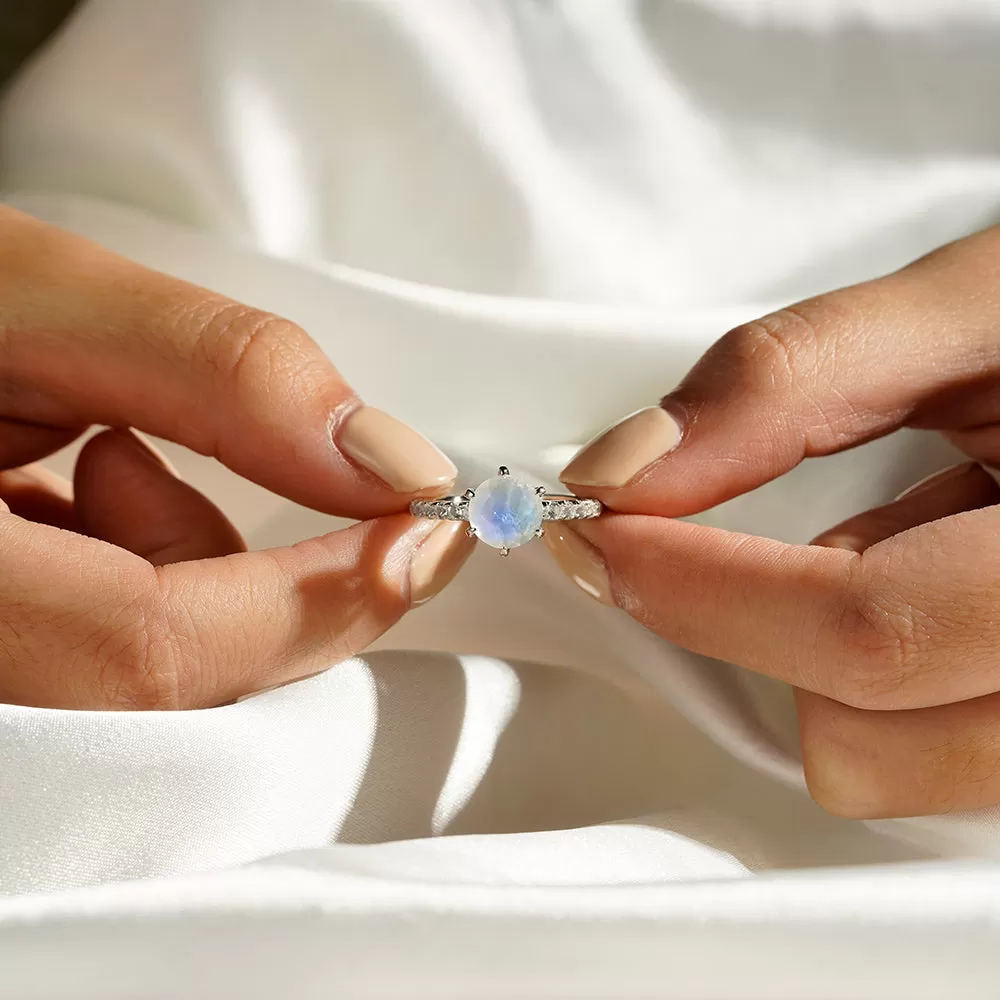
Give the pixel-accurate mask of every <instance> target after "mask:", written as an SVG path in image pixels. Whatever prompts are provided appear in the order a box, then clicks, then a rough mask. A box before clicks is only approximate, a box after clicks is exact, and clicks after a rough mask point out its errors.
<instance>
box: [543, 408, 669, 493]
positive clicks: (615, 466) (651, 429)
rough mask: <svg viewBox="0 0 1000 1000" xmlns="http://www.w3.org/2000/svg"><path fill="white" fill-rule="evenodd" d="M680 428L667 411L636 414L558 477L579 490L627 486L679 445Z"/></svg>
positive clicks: (601, 437) (599, 438) (587, 449)
mask: <svg viewBox="0 0 1000 1000" xmlns="http://www.w3.org/2000/svg"><path fill="white" fill-rule="evenodd" d="M680 440H681V427H680V425H679V424H678V423H677V421H676V420H675V419H674V418H673V417H672V416H671V415H670V414H669V413H667V411H666V410H664V409H663V408H662V407H659V406H648V407H646V409H644V410H637V411H636V412H635V413H632V414H629V416H627V417H625V418H624V419H623V420H619V421H618V423H617V424H615V425H614V426H613V427H610V428H609V429H608V430H606V431H604V432H603V433H602V434H600V435H598V436H597V437H596V438H594V440H593V441H591V442H590V443H589V444H587V445H585V446H584V448H583V449H582V450H581V451H580V453H579V454H578V455H577V456H576V458H574V459H573V461H572V462H570V463H569V465H567V466H566V468H565V469H563V471H562V472H561V473H560V474H559V478H560V479H561V480H562V481H563V482H564V483H571V484H573V485H577V486H609V487H616V486H624V485H625V484H626V483H627V482H628V481H629V480H630V479H633V478H635V476H636V475H637V474H638V473H640V472H641V471H642V470H643V469H645V468H646V466H647V465H650V464H651V463H653V462H655V461H656V460H657V459H658V458H660V457H662V456H663V455H665V454H667V452H669V451H673V450H674V448H676V447H677V445H678V444H680Z"/></svg>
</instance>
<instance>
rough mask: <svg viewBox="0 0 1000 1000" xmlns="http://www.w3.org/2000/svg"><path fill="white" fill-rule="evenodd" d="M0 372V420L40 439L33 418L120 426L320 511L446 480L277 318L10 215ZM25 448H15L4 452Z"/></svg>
mask: <svg viewBox="0 0 1000 1000" xmlns="http://www.w3.org/2000/svg"><path fill="white" fill-rule="evenodd" d="M0 379H2V382H3V386H4V392H3V394H2V397H0V419H5V420H6V421H8V422H9V423H11V424H13V422H14V421H17V422H20V424H21V426H23V427H24V428H25V429H26V432H27V431H29V430H30V431H31V432H32V433H33V435H34V438H38V446H39V447H41V448H43V449H46V450H51V448H50V445H51V440H52V436H51V434H48V435H47V434H45V433H42V434H41V435H39V432H38V428H39V427H41V428H42V429H43V430H44V429H50V428H55V429H57V431H58V430H59V429H69V431H70V432H71V431H72V429H74V428H79V427H80V426H82V425H87V424H92V423H98V424H108V425H111V426H132V427H135V428H137V429H139V430H142V431H147V432H149V433H151V434H154V435H156V436H158V437H163V438H167V439H170V440H172V441H175V442H177V443H179V444H183V445H186V446H187V447H189V448H192V449H193V450H195V451H197V452H200V453H202V454H207V455H212V456H214V457H216V458H218V459H220V460H221V461H222V462H224V463H225V464H226V465H228V466H229V467H230V468H231V469H233V470H234V471H235V472H237V473H239V474H240V475H243V476H245V477H247V478H248V479H252V480H254V481H255V482H257V483H260V484H261V485H262V486H265V487H267V488H268V489H271V490H274V491H275V492H277V493H281V494H283V495H285V496H287V497H290V498H291V499H293V500H296V501H298V502H300V503H303V504H306V505H308V506H311V507H315V508H318V509H321V510H325V511H327V512H329V513H335V514H340V515H346V516H350V517H373V516H378V515H381V514H385V513H389V512H393V511H399V510H403V509H404V508H405V507H406V504H407V502H408V500H409V499H410V498H411V497H413V496H414V495H427V494H434V495H436V494H439V493H441V492H445V491H446V489H447V487H448V486H449V485H450V483H451V482H452V481H453V480H454V478H455V467H454V465H453V464H452V463H451V462H450V461H449V460H448V459H447V458H446V457H445V456H444V455H443V454H442V453H441V452H440V451H438V449H437V448H435V447H434V446H433V445H432V444H431V443H430V442H429V441H427V440H426V439H425V438H424V437H422V436H421V435H420V434H418V433H417V432H416V431H415V430H413V429H412V428H410V427H408V426H406V425H405V424H403V423H401V422H400V421H398V420H396V419H394V418H393V417H390V416H389V415H388V414H386V413H383V412H382V411H381V410H376V409H374V408H372V407H369V406H365V405H364V404H363V403H362V401H361V400H360V399H358V397H357V395H356V394H355V393H354V391H353V390H352V388H351V387H350V386H349V385H348V384H347V382H346V381H345V380H344V379H343V378H342V377H341V375H340V373H339V372H338V371H337V369H336V368H335V367H334V366H333V364H332V363H331V362H330V361H329V359H327V357H326V356H325V355H324V354H323V352H322V351H321V350H320V349H319V347H318V346H317V345H316V344H315V343H314V342H313V341H312V339H311V338H310V337H309V336H308V335H307V334H306V333H305V332H304V331H303V330H301V329H299V328H298V327H297V326H295V325H294V324H293V323H290V322H289V321H287V320H284V319H282V318H280V317H278V316H274V315H271V314H269V313H265V312H261V311H259V310H256V309H253V308H251V307H249V306H247V305H244V304H242V303H239V302H234V301H232V300H230V299H226V298H225V297H223V296H220V295H217V294H215V293H213V292H210V291H207V290H206V289H203V288H199V287H197V286H195V285H191V284H189V283H188V282H185V281H180V280H178V279H176V278H173V277H170V276H168V275H165V274H161V273H159V272H156V271H151V270H149V269H147V268H144V267H142V266H140V265H138V264H135V263H133V262H132V261H129V260H126V259H124V258H122V257H119V256H117V255H115V254H113V253H111V252H109V251H107V250H105V249H103V248H102V247H99V246H97V245H96V244H93V243H91V242H89V241H88V240H84V239H82V238H80V237H77V236H73V235H71V234H69V233H65V232H62V231H61V230H58V229H55V228H54V227H52V226H48V225H45V224H43V223H40V222H38V221H37V220H35V219H32V218H30V217H28V216H25V215H22V214H21V213H18V212H14V211H12V210H10V209H0ZM5 437H6V435H5ZM56 437H57V439H58V433H57V435H56ZM33 440H34V439H33ZM22 443H23V442H22ZM32 457H34V456H32V455H30V454H28V455H26V454H24V452H23V448H18V449H17V450H16V459H14V458H13V457H11V460H12V461H14V460H16V463H17V464H23V463H24V462H26V461H29V460H30V459H31V458H32ZM4 464H5V462H4V455H3V449H2V447H0V467H2V466H3V465H4Z"/></svg>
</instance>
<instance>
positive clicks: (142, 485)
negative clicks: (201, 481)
mask: <svg viewBox="0 0 1000 1000" xmlns="http://www.w3.org/2000/svg"><path fill="white" fill-rule="evenodd" d="M74 485H75V493H76V510H77V516H78V517H79V520H80V524H81V527H82V528H83V530H84V531H85V532H86V533H87V534H89V535H91V536H92V537H95V538H100V539H102V540H103V541H106V542H111V543H112V544H113V545H118V546H120V547H121V548H125V549H128V550H129V551H130V552H134V553H135V554H136V555H140V556H142V557H143V558H144V559H146V560H148V561H149V562H152V563H153V564H154V565H163V564H165V563H169V562H181V561H185V560H189V559H206V558H211V557H213V556H220V555H228V554H231V553H234V552H241V551H244V550H245V549H246V545H245V543H244V541H243V539H242V538H241V537H240V534H239V532H238V531H237V530H236V528H235V527H234V526H233V525H232V523H231V522H230V521H229V519H228V518H227V517H226V516H225V514H223V513H222V511H220V510H219V509H218V507H216V506H215V504H213V503H212V502H211V501H210V500H209V499H208V498H207V497H206V496H204V495H203V494H201V493H199V492H198V491H197V490H196V489H194V488H193V487H192V486H189V485H188V484H187V483H185V482H183V481H182V480H180V479H178V478H177V476H176V474H175V473H174V471H173V468H172V466H171V465H170V463H169V462H168V461H167V459H166V458H165V457H164V456H163V455H162V454H160V452H159V451H158V450H157V449H156V448H155V447H153V446H152V445H151V444H150V443H149V442H147V441H146V440H145V439H144V438H143V437H141V436H140V435H139V434H137V433H135V432H133V431H132V430H131V429H128V428H112V429H110V430H106V431H103V432H101V433H100V434H98V435H96V436H95V437H93V438H91V439H90V440H89V441H88V442H87V443H86V444H85V445H84V447H83V449H82V450H81V452H80V455H79V457H78V459H77V464H76V469H75V473H74Z"/></svg>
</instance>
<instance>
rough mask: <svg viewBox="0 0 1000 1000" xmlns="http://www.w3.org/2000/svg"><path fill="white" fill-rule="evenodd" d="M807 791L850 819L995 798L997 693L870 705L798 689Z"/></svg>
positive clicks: (999, 798) (998, 796) (999, 760)
mask: <svg viewBox="0 0 1000 1000" xmlns="http://www.w3.org/2000/svg"><path fill="white" fill-rule="evenodd" d="M795 700H796V708H797V711H798V715H799V730H800V734H801V740H802V760H803V765H804V768H805V774H806V783H807V784H808V786H809V791H810V794H811V795H812V796H813V798H815V799H816V801H817V802H818V803H819V804H820V805H821V806H823V808H824V809H826V810H827V811H828V812H831V813H834V814H836V815H838V816H846V817H849V818H851V819H882V818H889V817H898V816H926V815H934V814H940V813H949V812H953V811H956V810H961V809H979V808H982V807H983V806H990V805H996V804H997V803H1000V694H993V695H988V696H986V697H982V698H975V699H973V700H971V701H962V702H957V703H955V704H951V705H942V706H938V707H934V708H923V709H914V710H911V711H904V712H878V711H875V712H871V711H863V710H861V709H857V708H852V707H851V706H848V705H842V704H840V703H838V702H836V701H831V700H830V699H829V698H824V697H822V696H820V695H816V694H811V693H809V692H805V691H797V692H796V695H795Z"/></svg>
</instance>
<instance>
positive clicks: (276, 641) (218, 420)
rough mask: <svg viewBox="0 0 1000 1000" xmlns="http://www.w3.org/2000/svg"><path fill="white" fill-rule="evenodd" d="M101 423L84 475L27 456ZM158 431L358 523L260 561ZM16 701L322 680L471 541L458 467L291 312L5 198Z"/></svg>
mask: <svg viewBox="0 0 1000 1000" xmlns="http://www.w3.org/2000/svg"><path fill="white" fill-rule="evenodd" d="M92 424H106V425H110V426H111V427H112V428H117V429H114V430H109V431H105V432H103V433H101V434H99V435H97V436H96V437H94V438H92V439H91V440H90V441H88V442H87V444H86V445H85V446H84V448H83V450H82V452H81V454H80V456H79V459H78V462H77V466H76V471H75V483H74V486H75V497H74V496H73V495H72V493H71V491H70V488H69V484H67V483H65V482H63V481H61V480H59V479H58V477H54V476H53V475H52V474H51V473H48V472H46V471H44V470H42V469H41V468H39V467H38V466H34V465H32V464H30V463H33V462H35V461H37V460H38V459H40V458H42V457H43V456H45V455H48V454H49V453H51V452H53V451H55V450H57V449H58V448H60V447H62V446H63V445H64V444H66V443H68V442H69V441H71V440H72V439H73V438H75V437H76V436H77V435H79V434H80V433H81V432H82V431H84V430H85V429H86V428H87V427H88V426H90V425H92ZM127 428H136V429H138V430H140V431H148V432H150V433H151V434H155V435H158V436H160V437H163V438H168V439H170V440H172V441H176V442H178V443H180V444H183V445H186V446H187V447H188V448H192V449H194V450H195V451H198V452H200V453H202V454H206V455H214V456H215V457H216V458H218V459H219V460H220V461H222V462H223V463H225V464H226V465H227V466H229V468H231V469H233V470H234V471H235V472H238V473H240V474H241V475H243V476H246V477H247V478H248V479H252V480H254V481H255V482H257V483H260V484H261V485H262V486H265V487H267V488H268V489H271V490H274V491H276V492H278V493H281V494H283V495H284V496H286V497H290V498H291V499H293V500H295V501H298V502H299V503H302V504H307V505H309V506H311V507H315V508H318V509H320V510H323V511H326V512H328V513H331V514H338V515H344V516H349V517H356V518H368V519H370V520H366V521H365V522H364V523H362V524H359V525H356V526H354V527H351V528H348V529H346V530H344V531H339V532H335V533H332V534H329V535H326V536H324V537H322V538H315V539H312V540H310V541H307V542H302V543H301V544H299V545H295V546H292V547H290V548H285V549H275V550H272V551H268V552H255V553H248V552H246V551H245V546H244V544H243V541H242V540H241V539H240V537H239V535H238V534H237V532H236V530H235V529H234V528H233V527H232V525H231V524H230V523H229V522H228V520H227V519H226V518H225V516H224V515H223V514H222V513H221V512H220V511H219V510H218V509H216V508H215V507H214V506H213V505H212V504H211V503H210V502H209V501H208V500H207V499H206V498H205V497H204V496H202V495H201V494H200V493H198V492H197V491H196V490H194V489H193V488H192V487H190V486H188V485H187V484H185V483H183V482H182V481H181V480H179V479H178V478H177V477H176V475H175V474H174V473H173V472H172V471H171V470H170V468H169V466H167V465H166V463H165V462H164V461H163V460H162V459H161V458H160V457H159V456H158V455H157V454H156V452H154V451H153V450H151V449H150V447H149V446H148V445H147V444H146V443H144V442H143V440H142V439H141V438H140V437H139V436H138V435H137V434H135V433H133V432H132V431H131V430H128V429H127ZM0 470H6V471H0V701H4V702H12V703H17V704H26V705H37V706H52V707H71V708H197V707H203V706H209V705H217V704H220V703H223V702H226V701H230V700H232V699H234V698H236V697H238V696H240V695H243V694H246V693H248V692H252V691H254V690H258V689H260V688H262V687H266V686H269V685H273V684H278V683H281V682H283V681H286V680H290V679H292V678H295V677H301V676H304V675H306V674H309V673H314V672H316V671H318V670H320V669H323V668H325V667H327V666H329V665H330V664H331V663H335V662H337V661H339V660H342V659H344V658H345V657H347V656H350V655H351V654H352V653H354V652H357V651H358V650H360V649H361V648H363V647H364V646H365V645H367V644H368V643H369V642H371V641H372V640H373V639H374V638H375V637H376V636H378V635H379V634H380V633H381V632H382V631H384V630H385V629H386V628H387V627H388V626H389V625H391V624H392V623H393V622H394V621H396V620H397V619H398V618H399V617H400V616H401V615H402V614H403V613H404V612H405V611H406V610H407V608H409V607H410V606H411V605H412V604H414V603H418V602H420V601H422V600H425V599H427V598H429V597H430V596H432V595H433V594H434V593H436V592H437V591H438V590H440V588H441V587H442V586H443V585H444V584H445V583H446V582H447V580H448V579H450V577H451V576H452V575H454V573H455V572H457V570H458V567H459V565H460V563H461V562H462V561H463V560H464V558H465V556H466V555H467V554H468V552H469V551H470V548H471V546H472V544H473V543H472V542H471V540H468V539H466V538H465V535H464V533H463V532H462V531H461V530H460V529H461V527H462V526H461V525H459V524H458V523H457V522H456V523H441V524H437V523H435V522H426V521H416V520H415V519H413V518H411V517H410V516H409V515H408V514H405V513H401V512H402V511H405V510H406V507H407V504H408V503H409V501H410V499H411V498H412V497H413V496H415V495H437V494H439V493H442V492H446V491H447V488H448V486H449V485H450V483H451V482H452V480H453V478H454V476H455V468H454V466H453V465H452V464H451V463H450V462H449V461H448V460H447V459H446V458H445V456H444V455H442V454H441V453H440V452H439V451H438V450H437V449H436V448H434V447H433V446H432V445H431V444H430V443H429V442H428V441H426V440H425V439H424V438H422V437H421V436H420V435H418V434H417V433H416V432H415V431H413V430H411V429H410V428H408V427H406V426H405V425H404V424H401V423H399V422H398V421H396V420H394V419H393V418H392V417H389V416H388V415H387V414H385V413H382V412H381V411H379V410H374V409H372V408H370V407H366V406H364V405H363V404H362V403H361V401H360V400H359V399H358V398H357V396H356V395H355V394H354V393H353V391H352V390H351V388H350V387H349V386H348V385H347V384H346V383H345V382H344V381H343V379H342V378H341V377H340V375H339V374H338V373H337V371H336V369H334V367H333V366H332V365H331V364H330V363H329V362H328V361H327V359H326V357H325V356H324V355H323V353H322V352H321V351H320V350H319V348H318V347H317V346H316V345H315V344H314V343H313V342H312V341H311V340H310V339H309V337H308V336H307V335H306V334H305V333H304V332H303V331H302V330H300V329H298V328H297V327H296V326H294V325H293V324H292V323H289V322H287V321H285V320H282V319H279V318H277V317H276V316H271V315H269V314H266V313H261V312H258V311H257V310H254V309H251V308H248V307H247V306H243V305H240V304H239V303H237V302H232V301H229V300H227V299H224V298H222V297H220V296H218V295H214V294H212V293H211V292H208V291H205V290H204V289H201V288H197V287H195V286H193V285H189V284H187V283H185V282H182V281H178V280H175V279H173V278H170V277H167V276H166V275H163V274H159V273H156V272H153V271H149V270H147V269H145V268H142V267H139V266H138V265H136V264H133V263H131V262H129V261H127V260H123V259H121V258H119V257H116V256H115V255H114V254H111V253H109V252H107V251H105V250H103V249H101V248H100V247H97V246H95V245H93V244H91V243H89V242H87V241H85V240H82V239H79V238H76V237H74V236H70V235H69V234H66V233H63V232H60V231H59V230H57V229H54V228H52V227H50V226H46V225H43V224H42V223H40V222H37V221H36V220H34V219H31V218H28V217H27V216H24V215H21V214H20V213H17V212H13V211H11V210H9V209H0Z"/></svg>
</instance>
